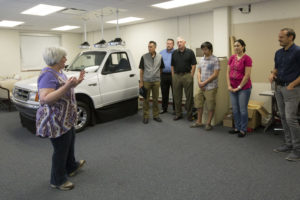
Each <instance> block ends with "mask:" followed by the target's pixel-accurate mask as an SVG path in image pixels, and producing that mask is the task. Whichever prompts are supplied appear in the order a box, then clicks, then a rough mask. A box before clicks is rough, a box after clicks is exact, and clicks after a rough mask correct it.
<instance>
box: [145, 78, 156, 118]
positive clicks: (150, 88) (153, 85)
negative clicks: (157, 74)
mask: <svg viewBox="0 0 300 200" xmlns="http://www.w3.org/2000/svg"><path fill="white" fill-rule="evenodd" d="M144 87H145V88H146V89H147V99H144V104H143V111H144V118H147V119H148V118H149V99H150V92H151V91H152V102H153V103H152V114H153V118H156V117H158V115H159V109H158V96H159V87H160V82H159V81H156V82H145V81H144Z"/></svg>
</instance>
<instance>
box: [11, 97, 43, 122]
mask: <svg viewBox="0 0 300 200" xmlns="http://www.w3.org/2000/svg"><path fill="white" fill-rule="evenodd" d="M12 102H13V103H14V105H15V107H16V108H17V110H18V111H19V112H20V113H22V115H23V116H24V117H26V118H29V119H31V120H34V121H35V116H36V111H37V110H38V108H39V104H38V103H36V104H28V103H26V102H22V101H18V100H16V99H15V98H12Z"/></svg>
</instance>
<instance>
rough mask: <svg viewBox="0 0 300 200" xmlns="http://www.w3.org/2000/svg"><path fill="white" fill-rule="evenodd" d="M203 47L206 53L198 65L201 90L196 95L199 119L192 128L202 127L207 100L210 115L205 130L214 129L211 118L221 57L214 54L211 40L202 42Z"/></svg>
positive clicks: (214, 104) (195, 101) (195, 102)
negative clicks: (204, 106)
mask: <svg viewBox="0 0 300 200" xmlns="http://www.w3.org/2000/svg"><path fill="white" fill-rule="evenodd" d="M201 49H202V51H203V53H204V57H202V58H201V59H200V62H199V65H198V73H197V78H198V86H199V90H198V92H197V94H196V95H195V97H194V104H195V107H196V108H197V109H198V119H197V121H196V122H195V123H194V124H192V125H191V128H196V127H201V126H203V124H202V114H203V105H204V102H205V101H206V105H207V108H208V117H207V122H206V126H205V130H207V131H209V130H211V129H212V126H211V120H212V118H213V115H214V112H215V107H216V94H217V90H218V75H219V71H220V64H219V59H218V58H217V57H216V56H214V55H213V54H212V53H213V46H212V44H211V43H210V42H204V43H203V44H201Z"/></svg>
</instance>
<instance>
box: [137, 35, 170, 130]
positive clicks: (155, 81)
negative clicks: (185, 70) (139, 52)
mask: <svg viewBox="0 0 300 200" xmlns="http://www.w3.org/2000/svg"><path fill="white" fill-rule="evenodd" d="M155 49H156V42H154V41H150V42H149V44H148V51H149V52H148V53H146V54H144V55H143V56H142V57H141V61H140V65H139V68H140V88H142V87H143V86H144V87H145V88H146V89H147V98H145V99H144V104H143V111H144V114H143V115H144V117H143V123H144V124H148V119H149V99H150V92H151V91H152V101H153V104H152V114H153V119H154V120H155V121H157V122H162V120H161V119H160V117H159V109H158V96H159V86H160V75H161V72H162V69H163V68H164V67H165V66H164V62H163V59H162V57H161V55H160V54H157V53H156V51H155Z"/></svg>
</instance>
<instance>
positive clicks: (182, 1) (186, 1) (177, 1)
mask: <svg viewBox="0 0 300 200" xmlns="http://www.w3.org/2000/svg"><path fill="white" fill-rule="evenodd" d="M208 1H211V0H173V1H166V2H163V3H158V4H154V5H152V6H154V7H158V8H163V9H172V8H178V7H183V6H189V5H193V4H198V3H204V2H208Z"/></svg>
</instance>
